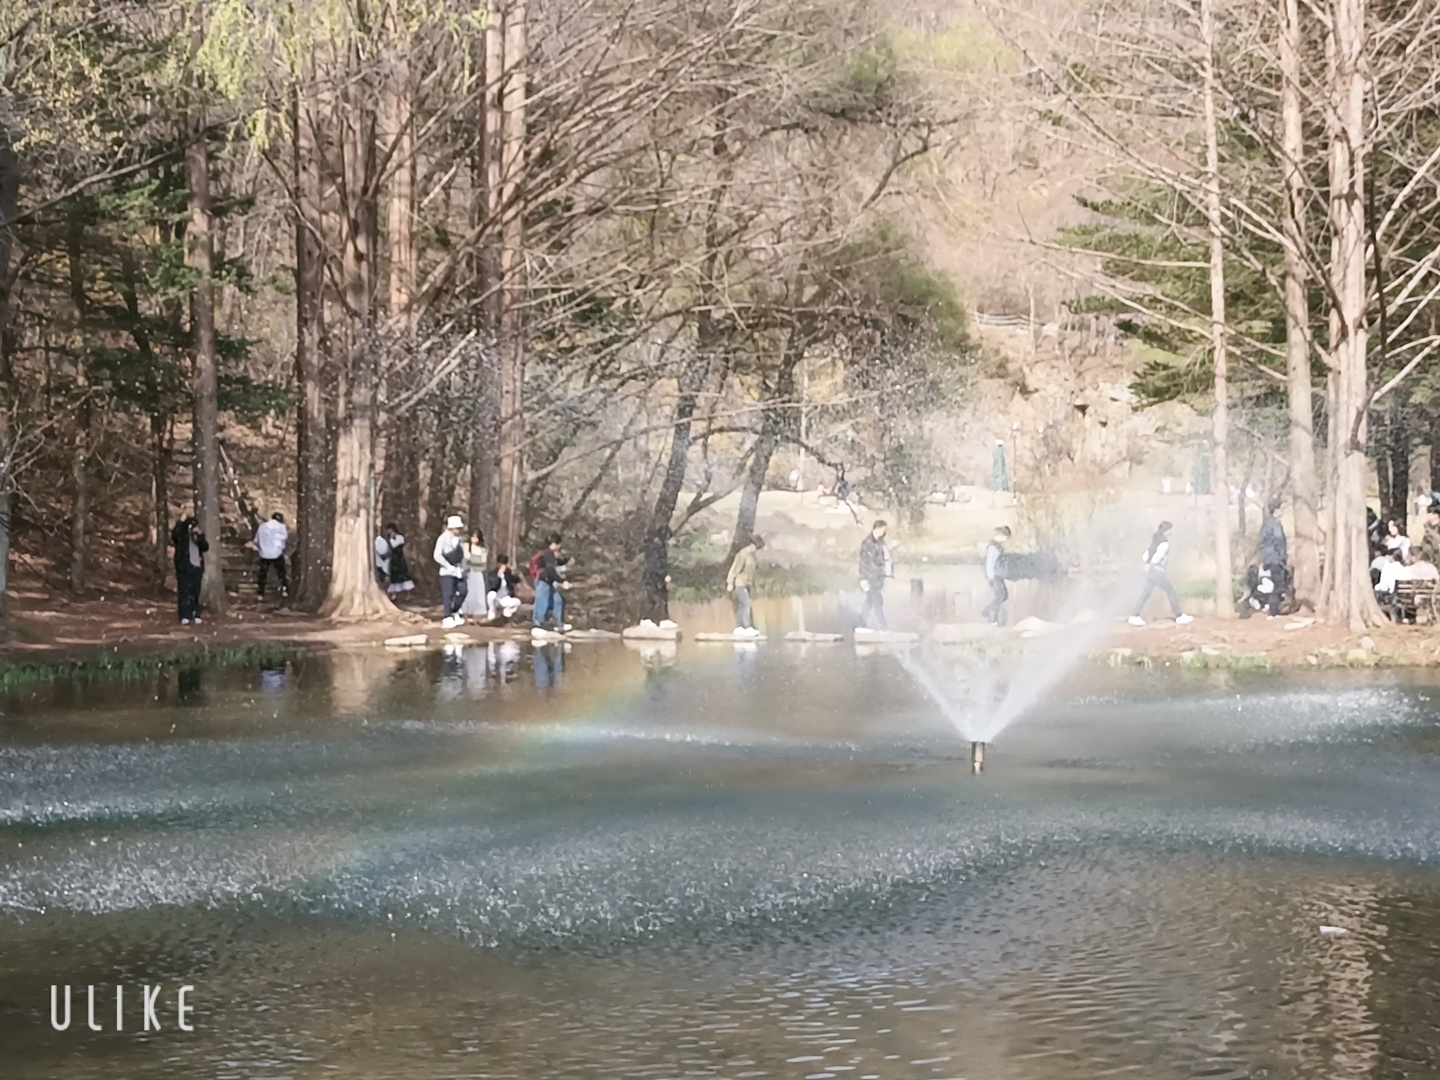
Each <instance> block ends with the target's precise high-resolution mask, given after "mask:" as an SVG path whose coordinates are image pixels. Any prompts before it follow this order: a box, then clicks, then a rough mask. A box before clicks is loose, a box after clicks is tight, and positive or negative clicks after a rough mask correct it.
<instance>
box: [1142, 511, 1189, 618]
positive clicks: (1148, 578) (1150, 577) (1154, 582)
mask: <svg viewBox="0 0 1440 1080" xmlns="http://www.w3.org/2000/svg"><path fill="white" fill-rule="evenodd" d="M1172 527H1173V526H1171V524H1170V522H1168V521H1162V522H1160V526H1159V528H1157V529H1156V530H1155V535H1154V536H1152V537H1151V538H1150V546H1149V547H1148V548H1146V549H1145V587H1144V588H1143V589H1142V590H1141V592H1140V602H1139V603H1138V604H1136V605H1135V614H1134V615H1131V616H1130V625H1131V626H1144V625H1145V620H1144V619H1142V618H1141V617H1140V613H1141V612H1142V611H1144V610H1145V602H1146V601H1147V600H1149V599H1150V594H1151V593H1153V592H1154V591H1155V590H1156V589H1159V590H1160V591H1161V592H1163V593H1164V594H1165V596H1166V598H1167V599H1168V600H1169V601H1170V610H1171V611H1172V612H1174V613H1175V621H1176V622H1177V623H1179V624H1181V625H1183V624H1185V623H1188V622H1191V621H1192V619H1193V618H1194V617H1193V616H1191V615H1186V614H1185V613H1184V612H1183V611H1181V610H1180V597H1179V596H1178V595H1177V594H1176V592H1175V586H1174V585H1171V584H1170V579H1169V577H1167V576H1166V574H1165V563H1166V560H1168V559H1169V558H1170V530H1171V528H1172Z"/></svg>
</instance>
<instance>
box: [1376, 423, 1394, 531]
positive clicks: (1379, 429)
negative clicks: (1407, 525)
mask: <svg viewBox="0 0 1440 1080" xmlns="http://www.w3.org/2000/svg"><path fill="white" fill-rule="evenodd" d="M1372 419H1373V421H1374V423H1373V425H1372V427H1371V429H1370V439H1371V443H1372V446H1371V455H1372V456H1373V457H1374V459H1375V490H1376V492H1377V494H1379V496H1380V516H1381V517H1382V518H1384V519H1385V520H1387V521H1388V520H1389V519H1390V518H1392V517H1394V516H1395V483H1394V476H1393V474H1392V473H1391V471H1390V466H1391V463H1392V461H1393V460H1394V458H1393V455H1392V454H1391V452H1390V445H1391V442H1390V440H1391V438H1392V435H1393V432H1392V431H1391V426H1390V421H1391V417H1390V416H1389V414H1387V413H1383V412H1382V413H1379V414H1378V415H1373V416H1372Z"/></svg>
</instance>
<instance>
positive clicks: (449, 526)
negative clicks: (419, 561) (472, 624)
mask: <svg viewBox="0 0 1440 1080" xmlns="http://www.w3.org/2000/svg"><path fill="white" fill-rule="evenodd" d="M435 565H436V566H438V567H439V568H440V604H441V607H442V609H443V610H444V613H445V617H444V620H443V621H442V622H441V625H442V626H444V627H445V628H446V629H449V628H451V627H453V626H459V625H460V624H461V623H463V622H464V621H465V616H463V615H461V614H460V607H461V605H462V604H464V603H465V595H466V592H467V590H466V588H465V585H466V582H465V522H464V521H462V520H461V519H460V518H459V517H458V516H456V515H451V517H450V519H449V520H448V521H446V522H445V531H444V532H442V533H441V534H440V535H439V536H438V537H436V538H435Z"/></svg>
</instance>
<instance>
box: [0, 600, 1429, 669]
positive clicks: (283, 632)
mask: <svg viewBox="0 0 1440 1080" xmlns="http://www.w3.org/2000/svg"><path fill="white" fill-rule="evenodd" d="M1040 625H1041V627H1042V631H1041V632H1033V631H1032V632H1031V633H1028V634H1027V633H1019V632H1016V628H1011V629H1009V630H1000V631H993V630H987V629H986V628H985V627H984V626H983V624H975V625H973V626H972V625H969V624H962V625H961V627H959V629H963V630H964V631H966V634H965V635H964V636H965V640H963V641H962V640H954V641H951V642H949V643H946V644H939V643H938V641H937V644H939V647H940V648H942V649H945V648H956V649H964V648H966V647H969V646H979V647H986V646H994V645H1004V646H1007V647H1009V646H1015V647H1022V648H1028V647H1035V646H1038V647H1040V648H1042V649H1043V648H1044V644H1045V641H1046V639H1047V638H1048V637H1050V636H1051V633H1050V632H1054V633H1056V634H1063V632H1064V631H1065V630H1066V629H1068V628H1070V627H1069V625H1068V624H1040ZM1092 625H1093V624H1092ZM11 627H12V633H11V635H10V638H9V640H7V641H5V642H4V643H3V644H0V685H6V684H11V683H13V682H14V681H15V680H16V679H17V678H18V677H20V676H21V674H22V673H27V674H28V676H29V678H27V679H24V680H23V681H29V679H31V678H33V679H39V678H45V677H47V675H46V674H45V673H46V672H49V673H50V675H49V676H48V677H59V676H61V675H63V674H64V673H66V672H67V671H68V672H72V673H79V672H81V671H86V670H94V671H97V672H106V671H110V672H118V671H122V670H125V669H126V668H134V667H136V666H139V667H156V666H163V665H169V664H179V663H189V662H197V661H198V662H212V663H226V662H243V661H244V660H245V658H246V657H252V658H258V657H260V656H261V654H262V653H264V652H266V651H267V650H268V651H271V652H273V653H280V652H284V651H293V650H300V649H321V650H324V649H332V648H361V647H375V648H382V647H385V642H386V640H387V639H389V638H395V637H411V636H415V635H421V634H423V635H424V636H425V637H426V639H427V640H426V643H425V644H424V645H418V644H417V645H415V646H413V647H414V648H417V649H423V648H434V647H438V646H441V645H446V644H463V643H464V642H463V641H462V640H461V639H462V638H463V639H468V640H469V641H471V642H474V643H475V644H484V643H488V642H501V641H514V642H524V641H529V640H530V628H529V624H528V621H521V622H519V623H511V624H507V625H501V626H482V625H474V624H471V625H466V626H463V627H458V628H455V629H452V630H446V629H443V628H442V627H441V626H440V625H439V622H438V620H436V619H434V618H427V617H426V616H425V615H422V614H420V613H417V612H410V611H405V612H403V613H402V614H401V616H400V617H399V618H393V619H382V620H375V621H364V622H334V621H330V620H326V619H320V618H318V617H316V616H313V615H306V614H302V613H296V612H289V611H286V610H283V609H282V610H276V609H265V608H259V607H237V608H235V609H233V610H232V612H231V613H229V614H227V615H225V616H224V617H222V618H219V619H216V620H215V621H213V622H206V623H204V624H202V625H201V626H199V627H194V626H180V625H178V624H176V623H175V622H174V621H173V615H172V614H171V611H170V608H169V606H168V605H161V604H160V603H158V602H157V601H156V600H153V599H150V598H146V597H134V596H131V597H115V598H110V599H100V600H90V601H76V602H68V603H65V604H63V605H60V606H58V607H55V608H51V609H46V610H34V609H31V610H25V609H21V610H18V611H15V612H13V614H12V619H11ZM971 631H973V633H972V632H971ZM1045 631H1049V632H1045ZM692 633H693V632H692ZM691 636H692V635H691V633H687V634H686V635H685V637H686V639H690V638H691ZM847 637H848V635H847ZM929 638H930V634H929V633H928V631H922V633H921V642H920V643H921V644H922V645H924V644H926V643H927V641H928V640H929ZM1084 656H1085V659H1086V660H1087V661H1088V662H1092V663H1101V664H1109V665H1110V666H1112V667H1127V666H1132V665H1133V666H1136V667H1143V668H1154V667H1157V666H1180V667H1191V668H1211V669H1235V670H1280V669H1293V668H1320V667H1326V668H1328V667H1392V668H1393V667H1435V666H1440V633H1436V632H1434V631H1433V630H1432V628H1430V627H1428V626H1383V627H1378V628H1375V629H1373V630H1370V631H1368V632H1366V633H1363V634H1352V633H1350V632H1349V630H1348V629H1347V628H1344V627H1338V626H1328V625H1325V624H1322V623H1319V622H1316V621H1313V620H1309V619H1308V618H1301V617H1294V618H1283V617H1282V618H1277V619H1273V620H1266V619H1263V618H1259V617H1256V618H1251V619H1248V620H1242V619H1218V618H1214V617H1203V616H1202V617H1199V618H1197V619H1196V620H1195V621H1194V622H1192V623H1190V624H1188V625H1186V626H1177V625H1175V624H1174V623H1173V622H1170V621H1169V620H1163V621H1157V622H1152V623H1151V624H1149V625H1147V626H1145V627H1132V626H1129V625H1128V624H1126V623H1124V622H1121V621H1118V620H1117V621H1116V623H1115V624H1114V625H1107V626H1105V627H1104V628H1103V639H1102V640H1101V641H1099V642H1097V643H1096V644H1095V645H1094V646H1093V647H1091V648H1088V649H1086V650H1085V653H1084Z"/></svg>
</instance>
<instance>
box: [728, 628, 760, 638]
mask: <svg viewBox="0 0 1440 1080" xmlns="http://www.w3.org/2000/svg"><path fill="white" fill-rule="evenodd" d="M734 636H735V637H759V636H760V631H759V630H756V629H755V627H753V626H737V627H735V631H734Z"/></svg>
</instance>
